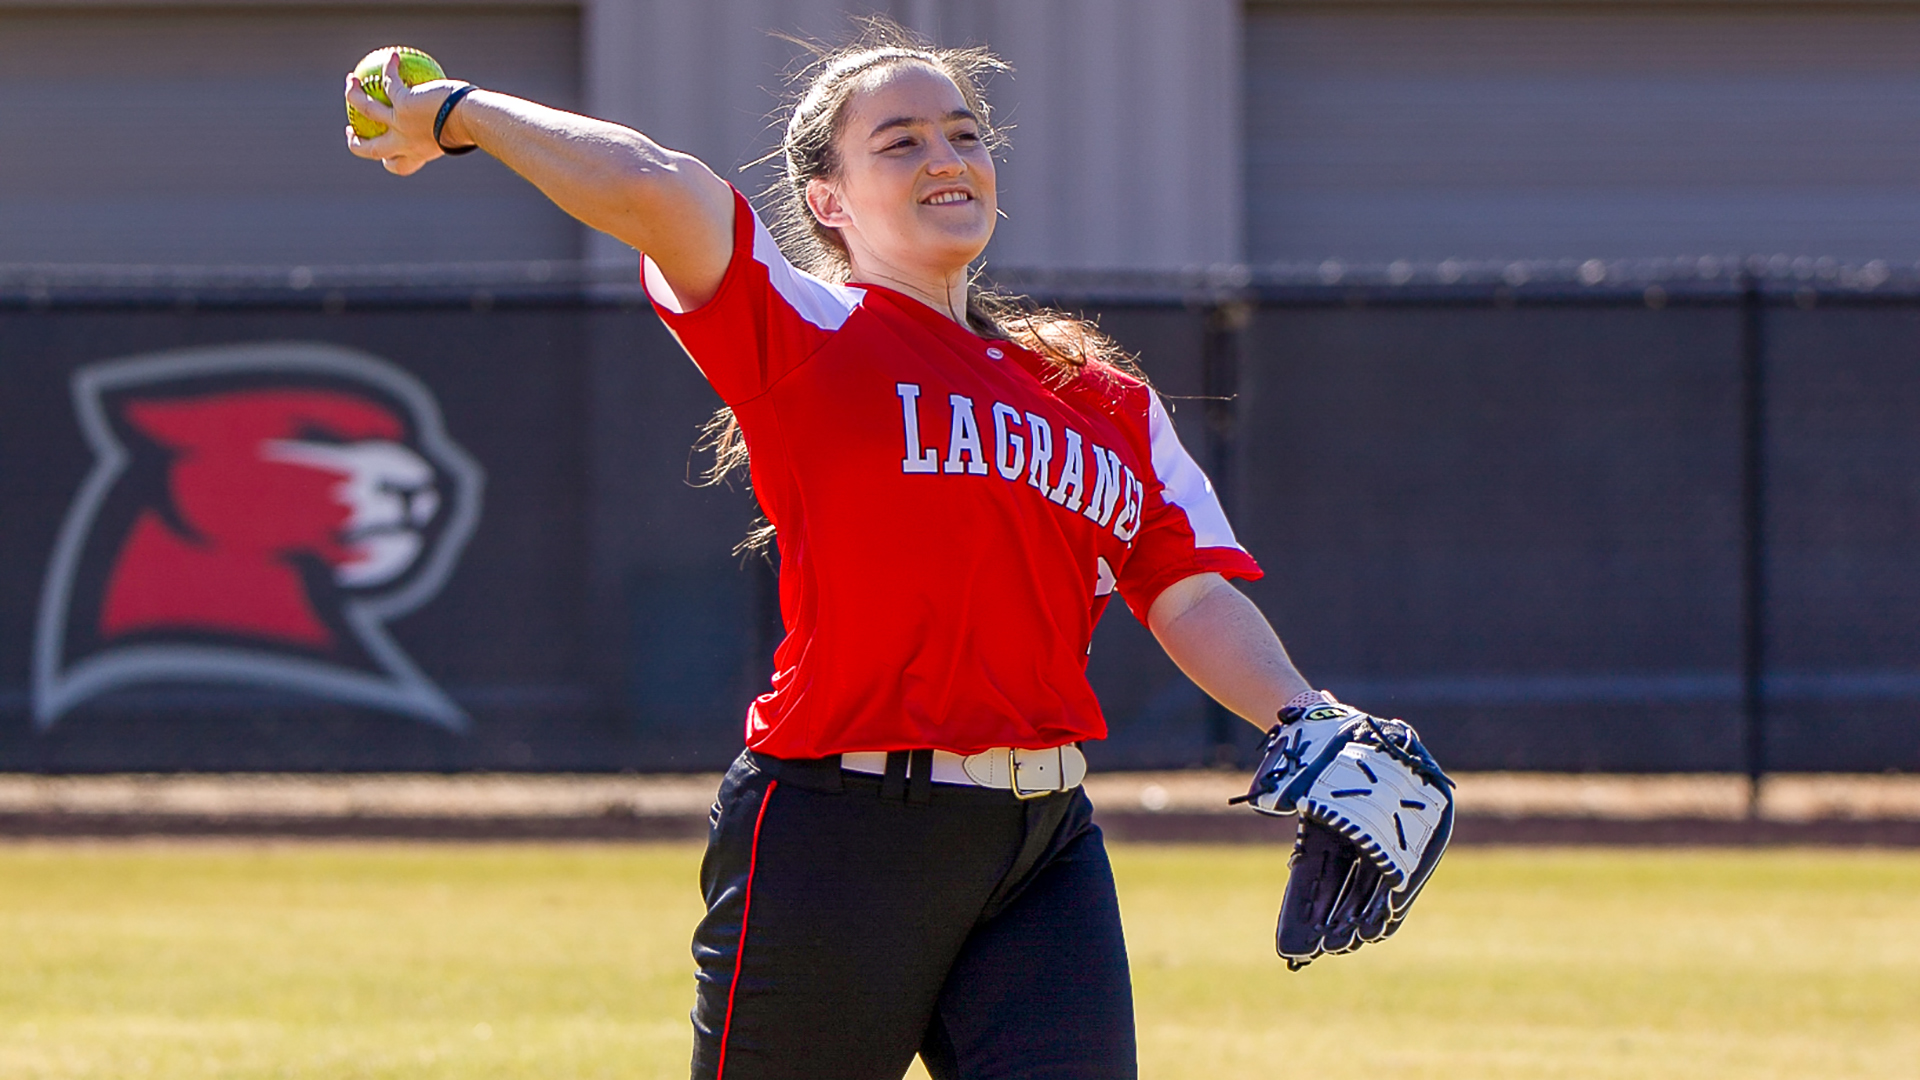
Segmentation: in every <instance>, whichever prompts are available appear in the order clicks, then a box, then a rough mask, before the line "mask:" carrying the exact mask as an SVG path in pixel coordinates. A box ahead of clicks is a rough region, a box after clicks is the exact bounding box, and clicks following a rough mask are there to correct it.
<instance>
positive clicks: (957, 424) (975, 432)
mask: <svg viewBox="0 0 1920 1080" xmlns="http://www.w3.org/2000/svg"><path fill="white" fill-rule="evenodd" d="M947 401H948V402H949V403H950V404H952V406H953V431H952V433H951V434H950V435H948V437H947V471H948V472H950V473H957V472H970V473H973V474H974V475H975V476H985V475H987V457H986V453H985V452H984V451H983V450H981V449H980V422H979V421H978V420H976V419H974V416H973V399H972V398H970V397H966V396H965V395H962V394H948V395H947ZM961 454H967V455H970V456H971V457H972V459H973V460H971V461H962V460H960V455H961Z"/></svg>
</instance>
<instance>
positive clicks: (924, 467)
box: [893, 382, 940, 473]
mask: <svg viewBox="0 0 1920 1080" xmlns="http://www.w3.org/2000/svg"><path fill="white" fill-rule="evenodd" d="M893 392H894V393H896V394H899V395H900V419H901V422H902V423H903V424H905V425H906V429H907V431H906V435H907V456H906V457H904V458H902V459H900V471H901V472H904V473H930V472H937V471H939V468H940V466H939V464H938V461H939V458H938V456H937V455H936V454H935V452H934V450H933V448H932V447H928V448H926V449H925V450H922V449H921V448H920V406H919V398H920V385H919V384H918V383H910V382H903V383H895V384H894V387H893Z"/></svg>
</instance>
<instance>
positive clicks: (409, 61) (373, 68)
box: [347, 45, 447, 139]
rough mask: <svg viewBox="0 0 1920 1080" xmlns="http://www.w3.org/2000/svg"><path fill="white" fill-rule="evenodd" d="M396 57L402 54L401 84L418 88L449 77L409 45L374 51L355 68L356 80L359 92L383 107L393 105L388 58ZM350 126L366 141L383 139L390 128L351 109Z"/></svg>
mask: <svg viewBox="0 0 1920 1080" xmlns="http://www.w3.org/2000/svg"><path fill="white" fill-rule="evenodd" d="M395 53H398V54H400V81H401V82H404V83H406V84H407V85H408V86H419V85H420V84H421V83H424V82H432V81H433V80H435V79H444V78H446V77H447V73H446V72H445V71H442V70H441V69H440V64H439V62H438V61H436V60H435V59H434V58H433V57H431V56H428V55H427V54H426V53H423V52H421V51H420V50H419V49H415V48H411V47H409V46H406V45H389V46H387V47H386V48H384V49H375V50H373V51H372V52H370V53H368V54H367V55H366V56H364V57H362V58H361V59H360V62H359V63H358V64H356V65H354V68H353V77H354V80H355V81H357V82H358V83H359V84H360V89H362V90H365V91H366V92H367V96H368V97H370V98H372V99H373V100H375V101H377V102H379V103H380V104H382V105H391V104H393V99H392V98H391V97H390V96H388V94H387V58H388V57H389V56H392V55H393V54H395ZM347 123H348V124H350V125H352V127H353V133H354V134H355V135H358V136H360V137H361V138H363V139H371V138H373V137H374V136H376V135H384V134H386V131H387V125H385V124H382V123H380V122H379V121H377V120H375V119H373V118H372V117H370V116H368V115H366V114H365V113H363V112H361V111H360V110H358V109H356V108H354V107H353V106H352V105H348V106H347Z"/></svg>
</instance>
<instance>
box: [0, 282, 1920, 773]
mask: <svg viewBox="0 0 1920 1080" xmlns="http://www.w3.org/2000/svg"><path fill="white" fill-rule="evenodd" d="M1014 284H1017V285H1018V286H1020V287H1022V288H1024V289H1025V290H1027V291H1029V292H1031V293H1033V294H1035V295H1040V296H1046V297H1049V298H1050V299H1052V300H1054V301H1055V302H1058V303H1062V304H1065V305H1069V306H1074V307H1078V308H1081V309H1084V310H1088V311H1091V312H1094V313H1097V314H1098V315H1099V316H1100V317H1101V320H1102V322H1103V325H1104V326H1106V328H1107V329H1109V330H1110V331H1111V332H1113V333H1114V334H1115V335H1116V336H1118V337H1119V338H1120V339H1121V340H1122V341H1123V342H1124V343H1125V344H1126V345H1128V346H1129V347H1130V348H1133V349H1135V350H1137V351H1138V352H1139V353H1140V354H1141V356H1142V359H1143V362H1144V364H1145V366H1146V367H1147V369H1148V371H1149V372H1150V373H1151V374H1152V376H1153V377H1154V378H1155V380H1156V381H1157V383H1158V384H1159V386H1160V388H1161V390H1162V392H1163V393H1164V394H1166V395H1167V396H1168V397H1169V399H1170V400H1171V402H1172V403H1173V405H1174V418H1175V422H1176V424H1177V425H1178V426H1179V428H1180V429H1181V432H1182V436H1183V438H1184V440H1185V441H1186V443H1187V445H1188V447H1189V448H1190V449H1191V450H1192V451H1193V452H1194V454H1195V455H1196V457H1200V458H1202V459H1203V461H1204V462H1205V463H1206V464H1207V465H1208V466H1209V468H1210V471H1211V472H1212V474H1213V475H1214V477H1215V479H1216V481H1217V482H1218V484H1219V487H1220V490H1221V493H1222V496H1223V500H1224V501H1225V502H1226V503H1227V504H1228V506H1229V509H1230V513H1231V515H1232V517H1233V519H1234V522H1235V524H1236V527H1237V529H1238V531H1239V533H1240V536H1241V539H1242V541H1243V542H1244V543H1245V544H1246V546H1247V547H1248V548H1249V549H1250V550H1251V551H1252V552H1253V553H1254V555H1255V556H1256V557H1257V558H1259V559H1260V560H1261V562H1262V563H1263V564H1264V566H1265V567H1266V569H1267V571H1268V576H1267V577H1266V579H1265V580H1263V581H1260V582H1258V583H1254V584H1252V585H1250V586H1248V591H1249V593H1251V594H1252V595H1253V596H1255V598H1256V599H1257V600H1258V601H1259V602H1260V604H1261V606H1262V607H1263V608H1264V609H1265V610H1266V611H1267V612H1268V614H1269V615H1270V617H1271V618H1272V619H1273V621H1274V623H1275V624H1276V626H1277V627H1278V628H1279V629H1280V631H1281V634H1282V636H1283V637H1284V638H1285V639H1286V641H1287V642H1288V645H1289V646H1290V648H1291V649H1292V651H1293V653H1294V656H1295V658H1296V660H1297V661H1298V662H1299V663H1300V665H1301V667H1302V668H1303V670H1305V671H1306V672H1307V673H1308V674H1309V675H1310V676H1311V677H1312V678H1314V679H1315V681H1316V682H1319V683H1321V684H1322V685H1325V686H1327V687H1328V688H1330V689H1332V690H1334V691H1335V692H1337V693H1340V694H1342V695H1343V696H1345V697H1347V698H1349V699H1350V700H1353V701H1354V702H1356V703H1358V704H1360V705H1363V706H1365V707H1368V708H1370V709H1373V710H1375V711H1381V712H1390V713H1396V714H1400V715H1404V716H1407V717H1408V718H1409V719H1412V720H1414V721H1416V722H1417V723H1418V724H1419V725H1420V727H1421V729H1422V731H1423V732H1424V733H1425V734H1426V735H1427V736H1428V738H1429V741H1430V743H1431V744H1432V745H1433V746H1434V748H1435V750H1436V753H1438V754H1439V755H1440V756H1441V758H1442V760H1444V761H1446V762H1447V763H1448V764H1449V765H1452V766H1454V767H1456V768H1461V769H1491V768H1514V769H1555V770H1560V769H1572V770H1627V771H1634V770H1700V771H1736V772H1737V771H1761V770H1767V771H1775V770H1777V771H1803V770H1842V771H1856V770H1880V769H1888V768H1892V769H1915V768H1920V558H1916V556H1915V552H1916V547H1917V546H1920V545H1916V543H1915V537H1916V535H1920V275H1916V273H1915V272H1914V270H1913V268H1905V267H1901V268H1890V267H1886V266H1883V265H1880V264H1867V265H1865V266H1840V265H1837V264H1832V263H1827V262H1815V261H1811V260H1798V261H1794V260H1784V259H1776V260H1767V261H1760V260H1737V259H1720V258H1714V259H1697V260H1695V259H1689V260H1665V261H1649V262H1645V263H1635V264H1603V263H1599V262H1588V263H1572V262H1568V263H1553V264H1538V263H1527V264H1505V265H1474V264H1457V263H1442V264H1435V265H1420V266H1415V265H1410V264H1393V265H1391V266H1382V267H1359V268H1352V267H1344V266H1339V265H1335V264H1326V265H1322V266H1317V267H1295V268H1273V269H1270V270H1268V271H1264V272H1248V271H1244V270H1223V271H1218V272H1208V273H1196V274H1192V275H1184V276H1171V277H1169V276H1154V277H1147V276H1142V277H1136V278H1129V277H1115V276H1106V277H1100V278H1072V277H1051V278H1043V277H1034V278H1027V279H1022V280H1019V281H1016V282H1014ZM0 364H4V365H5V371H6V374H7V379H6V383H5V385H6V388H7V392H6V393H5V394H4V396H0V491H4V498H5V503H4V505H5V508H6V512H5V516H4V518H3V519H0V556H3V557H4V568H5V569H4V571H3V572H0V596H4V607H3V608H0V770H11V771H80V772H84V771H117V770H232V769H244V770H460V769H502V770H521V769H525V770H555V769H584V770H615V769H639V770H671V769H693V768H711V767H716V766H718V765H720V764H721V763H723V762H724V761H725V760H727V759H728V758H730V757H731V756H732V754H733V753H734V752H735V751H736V750H737V749H738V746H739V740H740V720H741V715H742V712H743V710H744V707H745V704H746V702H747V700H748V699H749V698H750V697H751V696H752V694H754V693H755V692H757V691H758V690H759V689H760V688H761V687H762V686H763V685H764V683H765V679H766V675H767V667H768V659H767V657H768V655H769V653H770V652H771V649H772V647H773V643H774V641H775V639H776V636H777V634H778V615H777V612H776V611H775V610H774V606H773V605H774V600H773V592H772V572H771V569H770V568H769V567H768V566H767V565H766V564H765V563H763V562H761V561H758V560H756V559H751V558H748V559H742V558H740V557H737V556H735V555H733V554H731V549H732V548H733V546H734V544H735V542H736V541H737V540H738V539H739V538H740V537H741V536H742V535H743V534H744V532H745V529H746V527H747V525H748V522H749V521H750V519H751V518H752V517H753V516H754V510H753V507H752V505H751V502H750V500H749V499H748V498H747V496H746V495H745V494H744V493H743V492H741V491H738V490H728V489H725V488H721V489H713V488H699V487H695V486H693V485H692V484H690V483H689V479H690V478H691V477H693V476H694V475H695V474H697V472H698V470H699V468H700V465H701V462H700V460H699V458H698V456H697V455H693V454H691V453H690V449H689V448H690V444H691V443H692V442H693V440H694V438H695V437H696V434H697V431H696V429H697V427H698V426H699V424H700V422H701V421H702V420H704V419H705V417H706V416H707V415H708V414H709V413H710V412H711V410H712V408H713V407H714V406H715V405H716V404H717V401H716V399H715V398H714V396H713V395H712V393H711V391H710V390H708V388H707V387H706V385H705V383H704V382H703V381H702V380H701V379H700V377H699V375H698V373H697V372H696V371H695V370H694V369H693V367H692V365H691V364H689V363H688V362H687V361H686V359H685V358H684V356H682V355H681V354H680V353H679V350H678V348H677V347H676V346H675V345H674V343H673V341H672V340H671V339H670V338H669V337H668V336H667V335H666V333H665V332H664V331H663V329H662V328H661V326H660V324H659V323H658V321H657V320H655V319H654V317H653V316H652V314H651V313H650V311H648V310H647V308H646V306H645V304H644V302H643V301H642V299H641V298H640V297H639V296H638V295H636V293H635V292H634V291H633V290H632V289H630V288H628V287H625V286H623V285H607V284H604V283H601V282H597V281H595V280H594V279H593V276H592V275H589V274H584V273H582V271H581V269H580V268H579V267H576V266H571V265H567V264H527V265H521V264H513V265H508V266H493V267H478V268H476V267H447V268H431V267H424V268H423V267H414V268H393V269H389V270H385V271H379V272H369V271H366V270H364V269H357V270H351V271H347V270H342V271H328V270H325V269H324V268H313V269H309V268H301V269H296V270H291V271H273V272H266V271H245V270H221V271H191V270H140V269H133V270H128V269H117V270H115V269H99V268H94V269H87V268H32V267H24V268H23V267H14V268H0ZM1092 673H1093V677H1094V680H1095V682H1096V684H1097V685H1098V687H1099V688H1100V690H1101V692H1102V698H1103V700H1104V701H1105V703H1106V705H1107V709H1108V713H1109V721H1110V724H1111V727H1112V730H1113V737H1112V738H1111V739H1110V740H1109V741H1108V742H1107V743H1106V744H1104V745H1101V746H1098V747H1095V748H1092V754H1093V756H1094V757H1095V759H1096V761H1097V763H1099V764H1101V765H1103V766H1106V767H1172V766H1181V765H1188V764H1198V763H1203V762H1209V761H1217V760H1221V759H1223V758H1227V757H1232V756H1235V755H1240V756H1244V755H1245V754H1246V752H1247V750H1248V748H1249V747H1250V746H1251V744H1252V742H1253V741H1254V738H1255V735H1256V733H1255V732H1254V730H1253V729H1252V728H1251V727H1249V726H1247V725H1244V724H1241V723H1240V722H1239V721H1237V720H1231V719H1230V718H1227V717H1225V716H1224V715H1223V714H1221V713H1220V712H1219V710H1217V709H1214V708H1211V707H1210V706H1209V705H1208V704H1207V703H1206V702H1205V701H1204V699H1203V698H1202V697H1201V695H1200V694H1199V692H1198V691H1196V690H1194V689H1193V688H1192V687H1191V686H1190V685H1189V684H1187V683H1186V681H1185V680H1184V679H1183V678H1182V677H1181V676H1180V675H1179V674H1178V672H1176V671H1175V670H1174V669H1173V667H1172V665H1171V664H1170V663H1168V662H1167V661H1166V660H1165V658H1164V657H1162V656H1161V655H1160V654H1159V653H1158V651H1157V649H1156V647H1155V646H1154V644H1153V642H1152V640H1151V638H1150V637H1149V635H1147V633H1146V632H1145V631H1144V630H1143V629H1141V628H1140V627H1139V626H1138V625H1137V624H1136V623H1134V622H1133V620H1132V618H1131V616H1129V615H1128V614H1126V613H1125V611H1124V610H1122V609H1121V607H1120V606H1118V605H1115V606H1114V607H1113V609H1112V610H1110V612H1109V614H1108V616H1107V618H1106V620H1105V622H1104V623H1103V624H1102V626H1101V628H1100V632H1099V637H1098V640H1097V642H1096V645H1095V648H1094V653H1093V659H1092Z"/></svg>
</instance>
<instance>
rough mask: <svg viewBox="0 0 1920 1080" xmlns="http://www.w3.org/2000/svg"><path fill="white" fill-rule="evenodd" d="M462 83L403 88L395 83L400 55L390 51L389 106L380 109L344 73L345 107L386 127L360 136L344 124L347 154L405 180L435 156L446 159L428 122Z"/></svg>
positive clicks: (440, 81)
mask: <svg viewBox="0 0 1920 1080" xmlns="http://www.w3.org/2000/svg"><path fill="white" fill-rule="evenodd" d="M461 85H463V84H462V83H460V82H459V81H457V80H453V79H435V80H434V81H432V82H424V83H421V84H419V85H418V86H408V85H407V84H406V83H404V82H402V81H401V80H400V56H399V54H398V53H394V54H393V55H391V56H389V57H387V69H386V86H387V96H388V97H389V98H391V99H392V100H393V104H392V105H382V104H381V103H380V102H379V101H376V100H375V99H374V98H373V96H372V95H371V94H368V93H367V92H366V90H364V89H362V88H361V86H360V80H358V79H356V78H354V77H353V76H352V75H348V76H347V91H346V96H347V104H348V105H351V106H352V107H353V108H354V109H356V110H358V111H359V112H360V113H361V114H362V115H364V116H366V117H367V118H368V119H370V120H373V121H375V122H377V123H381V124H385V125H386V127H387V130H386V131H384V132H381V133H380V134H378V135H375V136H373V137H371V138H364V137H362V136H360V135H357V134H355V133H354V130H353V128H352V127H351V126H348V128H347V129H346V131H347V150H348V151H349V152H351V153H352V154H353V155H354V156H355V157H363V158H367V159H368V160H370V161H378V162H380V164H381V165H383V166H385V167H386V170H387V171H388V172H390V173H394V174H396V175H398V176H410V175H412V174H413V173H416V172H418V171H420V167H421V166H423V165H425V164H426V163H427V162H429V161H432V160H433V159H434V158H437V157H445V156H446V151H445V150H443V149H441V147H440V144H439V143H437V142H435V141H434V139H433V121H434V117H435V116H437V115H438V114H439V111H440V103H441V102H443V101H445V100H446V99H447V95H448V94H451V93H453V91H454V90H455V89H456V88H458V87H460V86H461Z"/></svg>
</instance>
